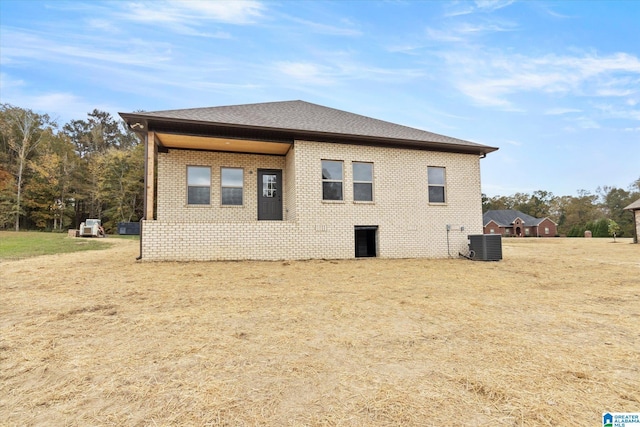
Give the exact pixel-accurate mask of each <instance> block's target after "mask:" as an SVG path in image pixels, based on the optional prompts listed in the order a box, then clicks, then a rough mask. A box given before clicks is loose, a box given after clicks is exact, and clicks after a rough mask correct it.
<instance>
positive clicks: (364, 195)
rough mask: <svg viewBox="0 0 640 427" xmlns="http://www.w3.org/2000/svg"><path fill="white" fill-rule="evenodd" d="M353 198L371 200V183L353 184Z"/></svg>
mask: <svg viewBox="0 0 640 427" xmlns="http://www.w3.org/2000/svg"><path fill="white" fill-rule="evenodd" d="M353 200H358V201H365V202H370V201H372V200H373V184H361V183H354V184H353Z"/></svg>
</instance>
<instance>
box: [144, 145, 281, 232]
mask: <svg viewBox="0 0 640 427" xmlns="http://www.w3.org/2000/svg"><path fill="white" fill-rule="evenodd" d="M187 166H209V167H211V204H210V205H188V204H187ZM223 167H232V168H242V169H243V170H244V189H243V205H242V206H222V203H221V198H220V189H221V184H220V169H221V168H223ZM259 168H260V169H282V170H283V180H285V179H286V171H285V158H284V157H282V156H265V155H257V154H237V153H221V152H206V151H187V150H169V152H168V153H159V154H158V189H157V192H158V196H157V197H158V200H157V214H156V218H157V219H158V221H173V222H186V223H191V222H239V221H256V220H257V219H258V205H257V197H256V194H257V191H258V189H257V185H258V175H257V174H258V169H259ZM283 203H287V194H284V200H283ZM283 215H286V213H283ZM284 218H285V219H286V216H285V217H284Z"/></svg>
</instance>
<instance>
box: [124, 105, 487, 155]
mask: <svg viewBox="0 0 640 427" xmlns="http://www.w3.org/2000/svg"><path fill="white" fill-rule="evenodd" d="M122 115H123V116H134V115H135V116H138V117H147V118H149V119H168V120H178V121H188V122H200V123H203V124H213V123H215V124H226V125H234V126H250V127H258V128H270V129H277V130H293V131H304V132H317V133H325V134H340V135H349V136H366V137H374V138H386V139H389V140H404V141H416V142H432V143H441V144H452V145H458V146H467V147H474V148H477V149H479V150H481V151H483V152H485V153H488V152H491V151H495V150H497V148H495V147H489V146H486V145H482V144H477V143H474V142H470V141H465V140H462V139H458V138H452V137H449V136H445V135H440V134H437V133H433V132H427V131H424V130H420V129H415V128H411V127H408V126H402V125H398V124H395V123H390V122H386V121H383V120H378V119H374V118H371V117H366V116H361V115H359V114H354V113H349V112H346V111H342V110H337V109H334V108H329V107H324V106H321V105H317V104H312V103H309V102H305V101H283V102H266V103H259V104H244V105H231V106H223V107H209V108H190V109H184V110H165V111H152V112H140V113H130V114H122Z"/></svg>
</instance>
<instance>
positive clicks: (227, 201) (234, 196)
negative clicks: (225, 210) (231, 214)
mask: <svg viewBox="0 0 640 427" xmlns="http://www.w3.org/2000/svg"><path fill="white" fill-rule="evenodd" d="M222 204H223V205H240V206H241V205H242V188H231V187H223V188H222Z"/></svg>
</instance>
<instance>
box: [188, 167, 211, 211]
mask: <svg viewBox="0 0 640 427" xmlns="http://www.w3.org/2000/svg"><path fill="white" fill-rule="evenodd" d="M187 204H188V205H209V204H211V168H210V167H209V166H187Z"/></svg>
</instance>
